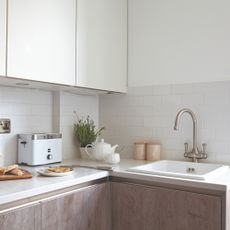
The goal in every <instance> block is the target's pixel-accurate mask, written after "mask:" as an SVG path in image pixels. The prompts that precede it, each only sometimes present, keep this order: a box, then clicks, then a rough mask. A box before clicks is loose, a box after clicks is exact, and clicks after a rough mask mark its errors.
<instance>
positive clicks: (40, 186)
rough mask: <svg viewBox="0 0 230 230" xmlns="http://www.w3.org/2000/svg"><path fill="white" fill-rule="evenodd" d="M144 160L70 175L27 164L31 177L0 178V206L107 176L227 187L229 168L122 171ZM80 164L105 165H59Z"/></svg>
mask: <svg viewBox="0 0 230 230" xmlns="http://www.w3.org/2000/svg"><path fill="white" fill-rule="evenodd" d="M146 163H149V162H147V161H136V160H124V159H123V160H122V161H121V162H120V164H118V165H116V166H114V171H112V172H109V171H104V170H98V169H92V168H81V167H76V168H74V172H73V174H71V175H68V176H64V177H43V176H39V175H38V174H37V173H36V171H35V170H36V169H38V168H39V167H26V169H27V170H29V171H30V172H31V173H32V174H33V178H32V179H24V180H12V181H0V205H2V204H6V203H9V202H14V201H18V200H21V199H25V198H29V197H33V196H36V195H41V194H44V193H47V192H52V191H55V190H58V189H63V188H67V187H71V186H74V185H78V184H81V183H85V182H90V181H93V180H97V179H102V178H106V177H108V176H109V175H112V176H116V177H121V178H130V179H137V180H144V181H152V182H153V183H154V182H160V183H168V184H173V185H182V186H189V187H196V188H207V189H212V190H217V191H226V190H228V189H230V170H229V172H227V173H226V174H224V175H223V176H221V177H219V178H217V179H213V180H209V181H197V180H188V179H178V178H169V177H163V176H153V175H147V174H138V173H132V172H127V171H125V170H126V169H128V168H130V167H135V166H138V165H142V164H146ZM79 164H80V165H89V166H90V165H91V166H97V165H105V164H103V163H100V162H93V161H82V160H80V159H74V160H68V161H65V162H62V165H79ZM44 167H45V166H44Z"/></svg>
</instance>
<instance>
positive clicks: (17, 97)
mask: <svg viewBox="0 0 230 230" xmlns="http://www.w3.org/2000/svg"><path fill="white" fill-rule="evenodd" d="M0 105H1V108H0V118H10V119H11V133H9V134H0V153H2V154H3V155H4V158H5V162H4V163H5V165H8V164H13V163H15V162H17V134H18V133H36V132H61V133H62V134H63V139H62V144H63V149H62V153H63V158H64V159H70V158H75V157H78V156H79V154H80V153H79V148H78V146H77V143H76V140H75V138H74V133H73V124H74V122H76V119H75V116H74V114H73V111H74V110H76V111H77V112H78V114H79V116H80V117H81V116H87V115H90V116H91V117H92V118H93V119H94V121H95V124H96V125H97V124H98V97H97V96H79V95H75V94H71V93H65V92H61V93H54V94H53V93H52V92H48V91H42V90H34V89H20V88H12V87H1V86H0Z"/></svg>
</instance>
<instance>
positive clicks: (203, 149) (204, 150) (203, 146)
mask: <svg viewBox="0 0 230 230" xmlns="http://www.w3.org/2000/svg"><path fill="white" fill-rule="evenodd" d="M206 147H207V144H205V143H203V144H202V151H203V153H206Z"/></svg>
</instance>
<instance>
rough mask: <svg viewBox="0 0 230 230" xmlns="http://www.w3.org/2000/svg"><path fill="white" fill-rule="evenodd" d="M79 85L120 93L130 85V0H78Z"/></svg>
mask: <svg viewBox="0 0 230 230" xmlns="http://www.w3.org/2000/svg"><path fill="white" fill-rule="evenodd" d="M76 62H77V65H76V68H77V70H76V72H77V76H76V85H77V86H82V87H87V88H95V89H102V90H109V91H116V92H125V91H126V86H127V0H78V1H77V60H76Z"/></svg>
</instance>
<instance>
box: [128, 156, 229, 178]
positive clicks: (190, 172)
mask: <svg viewBox="0 0 230 230" xmlns="http://www.w3.org/2000/svg"><path fill="white" fill-rule="evenodd" d="M228 170H229V166H228V165H220V164H209V163H193V162H184V161H170V160H161V161H156V162H153V163H150V164H146V165H142V166H137V167H134V168H130V169H128V170H127V171H130V172H137V173H144V174H152V175H160V176H168V177H179V178H187V179H195V180H207V179H211V178H214V177H218V176H220V175H221V174H223V173H225V172H227V171H228Z"/></svg>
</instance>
